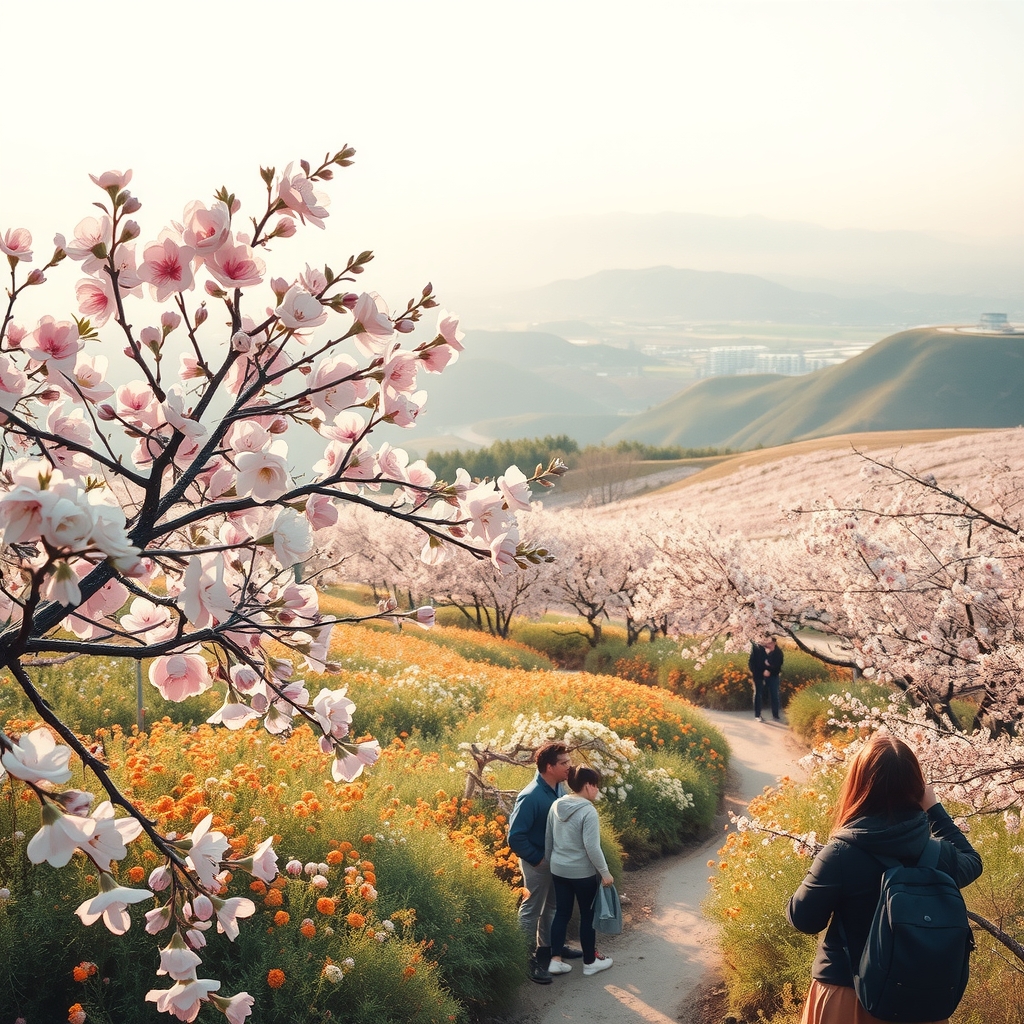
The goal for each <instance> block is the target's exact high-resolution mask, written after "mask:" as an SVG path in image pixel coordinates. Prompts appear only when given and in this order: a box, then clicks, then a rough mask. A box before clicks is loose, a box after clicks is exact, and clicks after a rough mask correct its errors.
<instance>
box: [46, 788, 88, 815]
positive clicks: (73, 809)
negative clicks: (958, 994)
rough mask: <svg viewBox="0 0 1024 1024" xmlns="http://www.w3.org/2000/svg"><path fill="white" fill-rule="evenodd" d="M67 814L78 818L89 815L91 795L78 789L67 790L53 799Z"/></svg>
mask: <svg viewBox="0 0 1024 1024" xmlns="http://www.w3.org/2000/svg"><path fill="white" fill-rule="evenodd" d="M54 799H55V800H57V801H58V802H59V803H60V805H61V806H62V807H63V808H64V810H65V811H66V812H67V813H68V814H77V815H78V816H79V817H80V818H81V817H84V816H85V815H86V814H88V813H89V808H90V807H92V802H93V795H92V793H84V792H83V791H82V790H80V789H67V790H65V791H64V792H63V793H60V794H59V795H57V796H55V797H54Z"/></svg>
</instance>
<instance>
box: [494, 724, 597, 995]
mask: <svg viewBox="0 0 1024 1024" xmlns="http://www.w3.org/2000/svg"><path fill="white" fill-rule="evenodd" d="M534 760H535V761H536V764H537V775H536V777H535V778H534V780H533V782H531V783H530V784H529V785H528V786H526V787H525V788H524V789H523V790H522V791H520V793H519V795H518V796H517V797H516V804H515V807H514V808H513V809H512V815H511V817H510V818H509V820H508V845H509V847H510V848H511V850H512V852H513V853H514V854H515V855H516V856H517V857H518V858H519V866H520V868H521V869H522V872H523V887H524V888H525V889H526V895H525V896H524V897H523V901H522V903H520V905H519V927H520V928H522V929H523V931H524V932H525V933H526V938H527V941H528V942H529V943H530V949H531V956H530V977H531V979H532V980H533V981H535V982H537V984H538V985H550V984H551V973H550V972H549V971H548V964H549V963H550V962H551V922H552V920H553V918H554V916H555V893H554V888H553V886H552V884H551V869H550V868H549V867H548V863H547V861H546V860H545V859H544V836H545V831H546V829H547V823H548V811H550V810H551V805H552V804H553V803H554V802H555V800H556V799H557V798H558V797H560V796H562V793H563V790H562V783H563V782H565V780H566V779H567V778H568V777H569V766H570V765H571V764H572V760H571V759H570V757H569V748H568V747H567V746H566V745H565V744H564V743H559V742H557V741H551V742H548V743H545V744H543V745H542V746H540V747H538V748H537V752H536V754H535V755H534ZM561 955H562V956H563V957H564V958H566V959H570V960H571V959H574V958H577V957H581V956H582V955H583V952H582V950H579V949H570V948H568V947H566V948H565V949H563V950H562V954H561Z"/></svg>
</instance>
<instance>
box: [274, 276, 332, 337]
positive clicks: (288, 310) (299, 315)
mask: <svg viewBox="0 0 1024 1024" xmlns="http://www.w3.org/2000/svg"><path fill="white" fill-rule="evenodd" d="M276 312H277V315H278V317H279V318H280V320H281V323H282V324H284V326H285V327H287V328H288V329H289V330H292V331H302V330H309V329H310V328H313V327H319V326H320V325H321V324H324V323H327V309H326V307H324V306H322V305H321V304H320V300H319V299H318V298H316V297H315V296H313V295H310V294H309V292H307V291H305V290H304V289H303V288H300V287H299V286H298V285H297V284H293V285H292V286H291V288H289V289H288V291H287V293H286V294H285V297H284V299H282V301H281V305H280V306H278V307H277V310H276Z"/></svg>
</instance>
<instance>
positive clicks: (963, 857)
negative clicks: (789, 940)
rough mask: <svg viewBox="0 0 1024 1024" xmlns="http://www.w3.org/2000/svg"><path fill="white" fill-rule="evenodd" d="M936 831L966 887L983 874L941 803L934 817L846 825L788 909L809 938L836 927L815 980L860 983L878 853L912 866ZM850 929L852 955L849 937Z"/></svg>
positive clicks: (944, 855)
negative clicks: (857, 972) (856, 976)
mask: <svg viewBox="0 0 1024 1024" xmlns="http://www.w3.org/2000/svg"><path fill="white" fill-rule="evenodd" d="M929 836H935V837H936V838H938V839H941V840H943V843H942V852H941V853H940V855H939V863H938V865H937V866H938V868H939V869H940V870H941V871H945V872H946V874H948V875H950V876H951V877H952V878H953V880H954V881H955V882H956V884H957V885H958V886H959V887H960V888H961V889H962V888H963V887H964V886H965V885H970V883H971V882H973V881H974V880H975V879H976V878H977V877H978V876H979V875H980V874H981V857H980V856H979V855H978V854H977V852H976V851H975V850H974V848H973V847H972V846H971V844H970V843H969V842H968V841H967V839H966V838H965V837H964V834H963V833H962V832H961V831H960V829H958V828H957V827H956V825H955V824H954V823H953V820H952V818H950V816H949V815H948V814H947V813H946V812H945V810H944V809H943V807H942V805H941V804H935V805H934V806H933V807H931V808H930V809H929V810H928V812H927V814H926V813H925V812H924V811H908V812H906V813H905V814H904V815H903V816H902V817H901V818H899V819H897V820H895V821H891V822H887V821H886V820H885V819H883V818H870V817H867V818H857V819H856V820H854V821H852V822H850V824H849V825H847V826H845V827H844V828H842V829H840V830H838V831H837V832H836V834H835V835H834V836H833V837H832V840H831V841H830V842H829V844H828V845H827V846H826V847H825V848H824V849H823V850H822V851H821V852H820V853H819V854H818V855H817V857H815V858H814V863H813V864H812V865H811V870H810V871H808V872H807V877H806V878H805V879H804V880H803V882H801V883H800V888H799V889H797V891H796V893H795V894H794V895H793V898H792V899H791V900H790V901H789V908H788V910H787V911H786V917H787V918H788V919H789V923H790V924H791V925H792V926H793V927H794V928H796V929H798V930H799V931H802V932H807V933H808V934H809V935H813V934H815V933H816V932H820V931H821V930H822V929H823V928H825V926H826V925H828V929H827V930H826V931H825V934H824V935H823V936H822V937H821V939H820V940H819V941H818V953H817V956H816V957H815V959H814V967H813V968H812V970H811V974H812V976H813V977H814V978H816V979H817V980H818V981H821V982H824V983H825V984H827V985H845V986H846V987H847V988H851V987H852V986H853V970H852V968H851V963H853V964H859V963H860V957H861V953H863V951H864V944H865V942H867V937H868V931H869V930H870V928H871V919H872V918H873V917H874V914H875V907H876V905H877V904H878V894H879V891H880V889H881V884H882V875H883V873H884V872H885V867H884V866H883V865H882V864H881V863H880V862H879V861H877V860H875V858H874V857H873V856H872V854H880V855H881V856H883V857H893V858H895V859H896V860H899V861H902V862H903V864H905V865H907V866H910V865H912V864H916V863H917V860H918V858H919V857H920V856H921V854H922V852H923V851H924V847H925V844H926V843H927V842H928V838H929ZM854 844H855V845H854ZM837 918H838V921H841V922H842V930H841V929H840V927H839V924H838V923H837ZM843 930H845V934H846V940H847V941H848V942H849V954H847V949H846V945H845V943H844V941H843V939H842V937H841V936H842V934H843Z"/></svg>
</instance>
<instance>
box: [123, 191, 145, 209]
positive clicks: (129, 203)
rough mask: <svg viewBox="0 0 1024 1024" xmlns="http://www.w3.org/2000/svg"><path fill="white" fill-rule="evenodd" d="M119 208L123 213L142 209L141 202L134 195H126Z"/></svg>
mask: <svg viewBox="0 0 1024 1024" xmlns="http://www.w3.org/2000/svg"><path fill="white" fill-rule="evenodd" d="M121 209H122V210H123V211H124V212H125V213H138V212H139V210H141V209H142V203H141V202H140V201H139V200H138V199H137V198H136V197H135V196H132V195H130V196H128V198H127V199H126V200H125V201H124V206H122V207H121Z"/></svg>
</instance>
